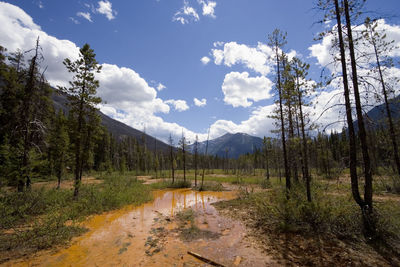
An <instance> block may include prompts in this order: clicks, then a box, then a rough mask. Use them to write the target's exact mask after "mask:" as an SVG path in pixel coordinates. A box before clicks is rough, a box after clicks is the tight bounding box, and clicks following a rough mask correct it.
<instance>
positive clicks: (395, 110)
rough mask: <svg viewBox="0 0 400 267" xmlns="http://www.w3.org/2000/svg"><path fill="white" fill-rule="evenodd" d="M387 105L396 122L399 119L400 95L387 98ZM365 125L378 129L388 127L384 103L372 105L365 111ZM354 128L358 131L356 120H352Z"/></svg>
mask: <svg viewBox="0 0 400 267" xmlns="http://www.w3.org/2000/svg"><path fill="white" fill-rule="evenodd" d="M389 107H390V111H391V114H392V117H393V122H394V123H396V121H398V120H399V119H400V95H399V96H397V97H395V98H392V99H390V100H389ZM365 121H366V124H367V127H370V128H373V129H378V128H386V127H388V122H387V113H386V106H385V104H381V105H378V106H375V107H373V108H372V109H371V110H370V111H368V112H367V116H366V120H365ZM354 130H355V131H356V132H357V131H358V124H357V121H354Z"/></svg>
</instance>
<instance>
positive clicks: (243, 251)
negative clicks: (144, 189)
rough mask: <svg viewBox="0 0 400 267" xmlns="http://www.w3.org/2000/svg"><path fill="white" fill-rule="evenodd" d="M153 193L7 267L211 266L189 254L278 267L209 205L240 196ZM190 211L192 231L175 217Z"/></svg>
mask: <svg viewBox="0 0 400 267" xmlns="http://www.w3.org/2000/svg"><path fill="white" fill-rule="evenodd" d="M154 194H155V200H154V201H153V202H152V203H147V204H144V205H142V206H140V207H136V208H134V207H126V208H124V209H121V210H117V211H113V212H109V213H105V214H102V215H96V216H93V217H91V218H90V219H89V220H87V221H86V222H85V223H84V225H85V226H86V227H87V228H88V229H89V231H88V232H87V233H86V234H84V235H83V236H81V237H78V238H76V239H74V240H73V241H72V245H71V246H70V247H68V248H66V249H61V250H60V251H58V252H55V253H54V252H48V251H47V252H42V253H39V254H37V255H35V256H34V257H33V258H30V259H24V260H19V261H15V262H9V263H7V264H6V266H209V265H208V264H206V263H204V262H203V261H201V260H199V259H197V258H195V257H193V256H191V255H189V254H188V251H192V252H194V253H197V254H200V255H202V256H204V257H206V258H208V259H211V260H213V261H215V262H218V263H220V264H222V265H223V266H278V265H277V264H276V263H275V262H274V261H273V260H272V259H271V258H269V257H268V256H266V255H265V254H263V252H262V250H261V249H260V248H258V247H257V245H256V243H255V242H253V240H252V238H251V237H249V236H248V234H247V230H246V228H245V226H244V225H243V224H242V223H240V222H238V221H235V220H232V219H228V218H227V217H223V216H221V215H220V214H219V213H218V212H217V211H216V209H215V208H214V207H213V206H212V205H211V203H214V202H217V201H221V200H229V199H233V198H235V197H236V193H234V192H232V191H226V192H195V191H192V190H190V189H178V190H161V191H155V192H154ZM187 208H191V209H192V210H193V212H194V218H195V219H194V224H195V227H194V228H192V227H191V225H190V223H189V222H186V223H185V222H184V221H183V222H182V218H180V219H178V217H177V216H176V214H177V213H178V212H180V211H182V210H185V209H187ZM182 223H183V224H182ZM193 229H195V231H194V232H191V231H192V230H193ZM183 233H187V235H183Z"/></svg>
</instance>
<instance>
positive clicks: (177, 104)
mask: <svg viewBox="0 0 400 267" xmlns="http://www.w3.org/2000/svg"><path fill="white" fill-rule="evenodd" d="M164 102H165V103H167V104H170V105H172V106H173V107H174V108H175V110H177V111H179V112H182V111H185V110H188V109H189V106H188V105H187V104H186V101H185V100H174V99H169V100H166V101H164Z"/></svg>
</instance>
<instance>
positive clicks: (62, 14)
mask: <svg viewBox="0 0 400 267" xmlns="http://www.w3.org/2000/svg"><path fill="white" fill-rule="evenodd" d="M315 2H316V1H313V0H310V1H300V0H282V1H275V0H251V1H250V0H184V1H182V0H132V1H126V0H100V1H98V0H69V1H54V0H10V1H6V2H1V1H0V25H2V26H1V28H0V45H2V46H4V47H6V48H7V49H8V51H9V52H12V51H15V50H16V49H22V50H24V51H25V50H29V49H31V48H33V47H34V45H35V40H36V39H37V37H38V36H39V37H40V43H41V46H42V49H43V55H44V61H43V62H42V67H43V69H44V68H46V67H47V70H46V73H45V75H46V78H47V80H48V81H49V82H50V84H51V85H53V86H68V81H69V80H70V79H71V75H70V74H68V73H67V71H66V69H65V67H64V66H63V64H62V61H63V60H64V59H65V58H67V57H68V58H70V59H75V58H77V56H78V53H79V47H82V46H83V45H84V44H85V43H88V44H89V45H90V46H91V47H92V48H93V49H94V51H95V53H96V59H97V60H98V61H99V63H100V64H102V66H103V68H102V72H101V73H100V74H98V75H97V76H96V78H97V79H98V80H99V81H100V87H99V88H98V95H99V96H101V97H102V99H103V103H102V104H101V105H100V109H101V111H102V112H103V113H105V114H107V115H109V116H110V117H112V118H114V119H117V120H119V121H121V122H124V123H126V124H128V125H130V126H132V127H134V128H136V129H139V130H145V131H146V133H148V134H150V135H152V136H155V137H157V138H159V139H161V140H163V141H167V139H168V137H169V135H170V134H171V135H172V136H173V137H174V139H175V140H177V139H178V138H179V137H180V136H181V135H182V132H184V134H185V136H186V137H187V138H188V139H189V140H190V141H193V140H194V138H195V136H196V135H198V137H199V139H200V140H204V139H206V138H207V130H208V128H209V127H211V130H210V137H211V138H216V137H218V136H221V135H223V134H225V133H227V132H231V133H235V132H244V133H247V134H250V135H255V136H259V137H263V136H271V135H273V134H272V133H271V130H273V129H274V128H275V126H274V120H273V119H271V118H270V117H269V116H270V115H272V112H273V110H274V99H276V92H275V90H274V74H275V73H274V72H275V67H274V64H273V59H272V58H271V56H272V51H271V48H270V47H268V45H267V36H268V34H270V33H271V32H272V31H273V30H274V29H275V28H279V29H281V30H283V31H286V32H287V34H288V38H287V39H288V44H287V45H286V47H285V49H284V50H285V51H286V52H287V53H289V55H291V56H296V57H299V58H301V59H302V60H303V61H306V62H307V63H309V64H310V65H311V69H310V78H311V79H313V80H315V81H317V82H318V81H320V74H321V71H322V69H323V67H325V66H327V63H329V62H331V61H332V58H333V55H332V53H331V51H332V49H331V48H332V45H331V40H332V37H330V36H327V37H325V38H324V39H322V40H319V41H315V40H314V39H315V37H316V36H317V34H318V33H319V32H321V31H323V30H325V29H329V28H332V27H334V26H335V25H334V24H333V23H332V22H331V23H322V24H321V23H318V22H319V21H320V20H321V19H322V16H323V13H321V12H319V11H318V10H316V9H315ZM382 3H385V4H384V5H383V4H382ZM366 10H367V11H368V12H369V13H368V14H371V16H379V17H384V18H385V19H384V20H381V21H380V26H379V27H380V28H382V29H385V30H387V33H388V36H389V38H392V39H393V40H395V42H396V44H399V46H400V18H399V17H398V15H400V13H399V12H400V1H399V0H384V1H382V0H380V1H379V0H369V1H367V6H366ZM360 27H361V26H360ZM363 49H364V50H368V49H369V48H368V47H364V48H363ZM390 56H393V57H395V58H396V57H397V58H398V57H399V56H400V51H399V49H398V48H396V49H395V51H394V52H392V54H391V55H390ZM336 68H337V66H333V65H330V66H328V70H329V71H331V72H335V71H336ZM388 73H389V76H390V75H391V76H392V77H396V76H397V77H400V70H399V68H393V69H390V70H388ZM340 86H341V85H340V82H338V83H337V84H332V85H331V86H330V87H326V88H321V89H320V90H318V91H317V92H315V93H313V95H312V96H311V98H310V99H311V100H312V101H313V103H314V105H313V106H312V107H310V108H308V110H309V113H310V118H311V119H310V120H311V121H312V122H315V123H317V124H318V125H320V127H321V128H324V127H325V126H326V125H330V124H331V123H332V122H334V121H338V120H339V121H340V120H341V119H343V118H342V117H343V111H342V110H340V107H337V105H335V104H337V103H342V101H343V99H342V96H341V93H340V92H341V91H340V90H341V88H340ZM365 101H368V103H371V100H365ZM372 101H373V103H375V102H374V101H376V102H377V103H378V102H379V100H372ZM329 106H333V108H332V109H329V111H328V112H324V113H323V115H322V116H320V114H321V113H322V112H323V111H324V110H325V109H326V108H327V107H329ZM342 126H343V124H340V123H337V124H333V126H331V129H340V128H341V127H342Z"/></svg>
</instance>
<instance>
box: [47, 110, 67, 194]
mask: <svg viewBox="0 0 400 267" xmlns="http://www.w3.org/2000/svg"><path fill="white" fill-rule="evenodd" d="M66 126H67V123H66V118H65V117H64V113H63V111H62V110H61V109H60V110H59V111H58V114H57V116H56V118H55V120H54V121H53V123H52V128H51V132H50V135H49V154H50V161H51V166H52V168H53V169H54V172H55V174H56V176H57V181H58V182H57V189H59V188H60V185H61V179H62V176H63V173H64V169H65V165H66V163H67V161H68V158H69V157H68V147H69V136H68V132H67V128H66Z"/></svg>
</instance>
